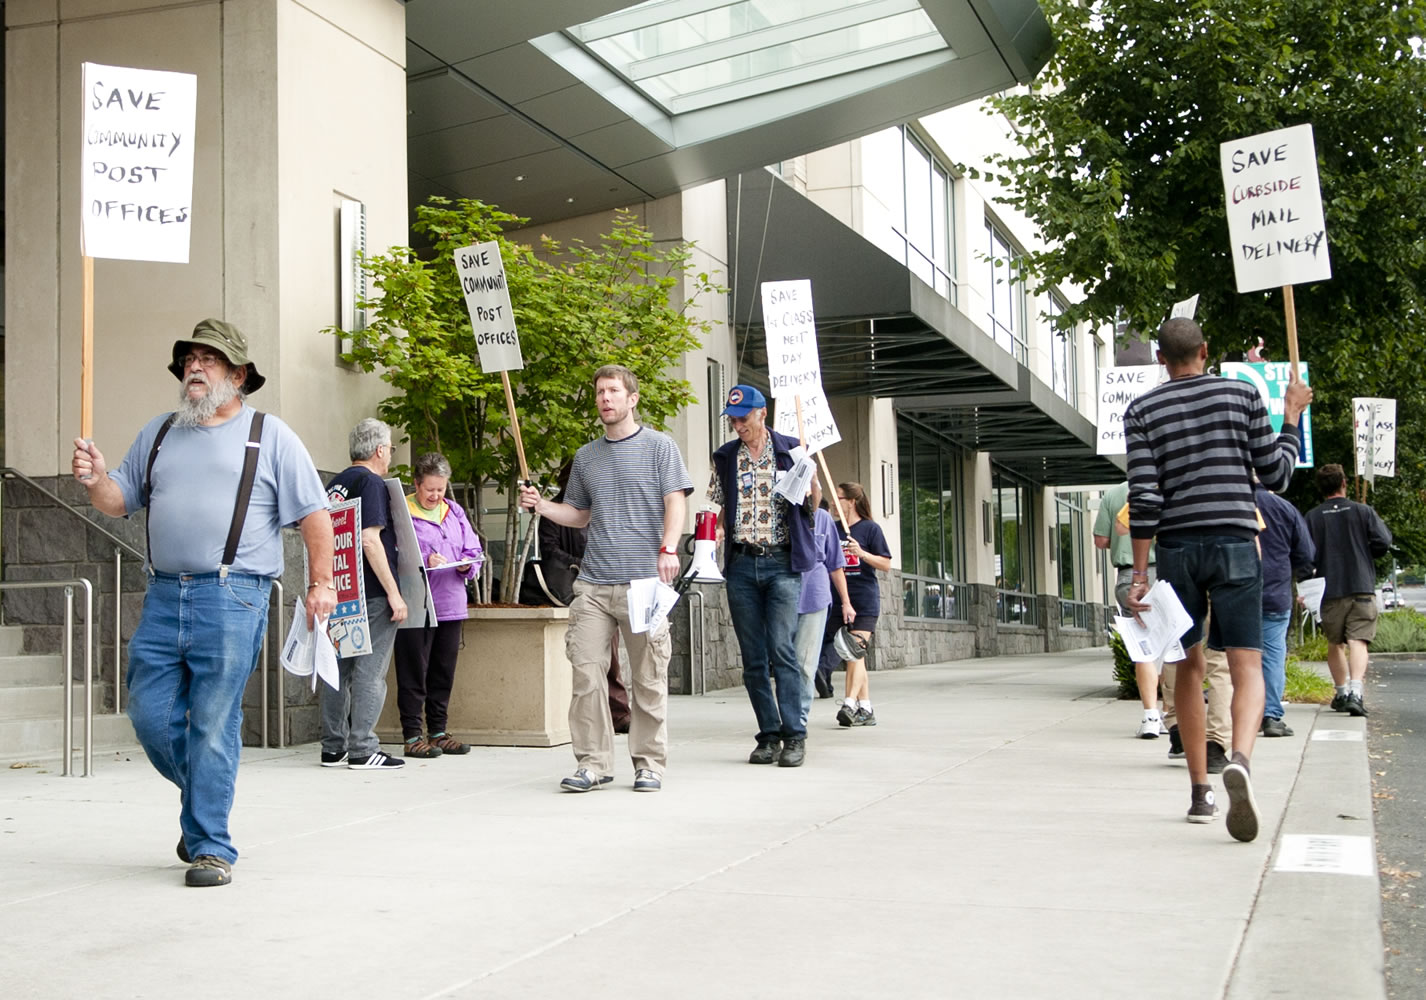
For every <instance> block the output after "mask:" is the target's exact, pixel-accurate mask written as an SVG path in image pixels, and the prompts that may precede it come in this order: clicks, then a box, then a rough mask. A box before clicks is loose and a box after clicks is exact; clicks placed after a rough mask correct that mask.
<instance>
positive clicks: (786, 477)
mask: <svg viewBox="0 0 1426 1000" xmlns="http://www.w3.org/2000/svg"><path fill="white" fill-rule="evenodd" d="M791 454H792V457H793V459H794V463H793V466H792V468H790V469H788V470H787V471H786V472H784V473H783V474H782V475H781V477H779V478H778V481H777V484H776V485H775V486H773V488H772V491H773V492H774V493H777V494H779V495H781V496H782V497H784V498H785V499H786V500H787V502H788V503H790V504H792V505H793V506H796V505H798V504H800V503H802V501H803V500H806V499H807V492H808V491H809V490H811V489H812V480H813V479H815V478H816V477H817V463H816V461H814V460H813V459H812V458H810V457H809V456H808V455H807V453H806V451H804V449H802V448H793V449H792V452H791Z"/></svg>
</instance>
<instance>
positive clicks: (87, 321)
mask: <svg viewBox="0 0 1426 1000" xmlns="http://www.w3.org/2000/svg"><path fill="white" fill-rule="evenodd" d="M82 260H83V262H84V264H83V273H84V279H83V287H84V301H83V303H82V305H81V307H80V316H81V319H80V323H81V332H80V341H79V436H80V437H82V438H83V439H84V440H86V441H92V440H93V439H94V258H93V257H91V256H89V255H88V254H85V255H84V257H83V258H82Z"/></svg>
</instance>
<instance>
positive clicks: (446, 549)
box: [408, 499, 485, 622]
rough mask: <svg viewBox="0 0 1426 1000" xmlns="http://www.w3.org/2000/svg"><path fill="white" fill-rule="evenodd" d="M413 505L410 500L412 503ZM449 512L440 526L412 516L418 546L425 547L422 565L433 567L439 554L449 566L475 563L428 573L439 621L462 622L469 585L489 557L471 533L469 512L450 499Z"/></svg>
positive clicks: (447, 502) (472, 532)
mask: <svg viewBox="0 0 1426 1000" xmlns="http://www.w3.org/2000/svg"><path fill="white" fill-rule="evenodd" d="M408 502H409V500H408ZM446 504H447V506H448V508H449V509H448V510H447V511H446V516H445V517H444V518H442V520H441V523H440V524H436V523H435V522H434V521H428V520H426V519H425V518H424V517H418V516H416V515H415V514H412V515H411V521H412V523H413V524H415V526H416V542H417V543H418V544H419V545H420V546H421V563H422V565H425V566H429V565H430V564H431V553H433V552H439V553H440V554H441V555H442V556H443V557H444V558H445V560H446V562H459V561H460V560H462V559H474V560H475V564H474V565H472V566H467V567H465V568H464V569H435V570H428V571H427V573H426V577H427V579H429V580H430V581H431V597H432V598H434V599H435V602H436V620H437V621H443V622H449V621H459V620H460V619H462V618H465V617H466V605H467V603H468V602H467V601H466V596H465V581H466V580H468V579H470V578H471V577H473V576H475V574H476V573H478V572H480V564H481V563H483V562H485V553H484V551H482V549H481V547H480V539H479V538H478V537H477V536H476V534H475V532H474V530H472V529H471V526H470V521H468V520H467V519H466V516H465V511H463V510H461V507H460V504H458V503H456V502H455V501H454V500H450V499H447V500H446Z"/></svg>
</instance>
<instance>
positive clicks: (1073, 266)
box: [972, 0, 1426, 559]
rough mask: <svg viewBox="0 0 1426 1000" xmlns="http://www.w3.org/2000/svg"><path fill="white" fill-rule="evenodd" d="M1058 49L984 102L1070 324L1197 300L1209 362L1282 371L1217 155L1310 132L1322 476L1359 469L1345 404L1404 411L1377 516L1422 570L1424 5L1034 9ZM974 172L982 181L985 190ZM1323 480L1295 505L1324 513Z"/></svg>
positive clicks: (1419, 0) (1307, 325)
mask: <svg viewBox="0 0 1426 1000" xmlns="http://www.w3.org/2000/svg"><path fill="white" fill-rule="evenodd" d="M1041 6H1042V7H1043V8H1044V9H1045V11H1046V13H1047V15H1048V16H1049V17H1050V18H1051V21H1052V24H1053V25H1054V31H1055V34H1056V38H1057V41H1058V49H1057V51H1056V53H1055V56H1054V58H1053V59H1052V60H1051V62H1050V64H1049V66H1048V67H1047V68H1046V70H1045V72H1044V73H1043V74H1042V76H1041V77H1040V79H1039V80H1038V81H1037V82H1036V84H1035V85H1034V87H1032V88H1031V89H1029V90H1028V91H1016V92H1012V93H1007V94H1005V95H1002V96H1000V97H999V98H997V99H995V100H993V101H992V102H991V104H990V107H991V108H992V110H993V112H994V113H1003V114H1004V115H1006V116H1007V117H1009V118H1010V119H1011V120H1012V121H1013V122H1014V123H1015V125H1016V128H1017V131H1018V133H1019V137H1020V142H1021V144H1022V151H1021V152H1018V153H1016V154H1014V155H1009V156H1003V157H998V158H995V159H994V160H992V162H991V164H990V169H991V171H992V172H994V173H995V174H996V175H998V176H999V177H1000V178H1001V179H1002V180H1003V181H1004V182H1005V183H1006V184H1007V185H1008V186H1009V187H1010V189H1011V190H1013V191H1014V192H1015V194H1014V195H1013V196H1011V197H1009V198H1008V199H1007V200H1008V202H1009V203H1010V204H1012V205H1013V206H1015V207H1016V208H1018V209H1019V210H1021V211H1022V212H1024V213H1025V215H1026V216H1027V217H1029V218H1030V219H1031V220H1032V221H1033V222H1034V223H1035V224H1036V225H1037V226H1038V228H1039V230H1040V232H1041V233H1042V235H1043V236H1044V237H1045V239H1046V241H1047V243H1048V245H1049V249H1046V250H1044V251H1041V252H1037V253H1030V254H1027V255H1026V257H1025V258H1024V259H1023V262H1022V263H1023V266H1024V267H1025V270H1026V273H1027V275H1028V276H1029V279H1030V280H1031V282H1032V284H1034V285H1035V286H1036V287H1037V288H1041V289H1042V288H1044V287H1047V286H1053V285H1061V284H1063V285H1066V286H1071V285H1073V286H1078V287H1079V288H1081V289H1082V290H1083V292H1084V299H1083V300H1082V301H1080V302H1077V303H1075V304H1074V305H1072V306H1070V307H1069V308H1068V309H1066V310H1065V312H1064V316H1063V319H1062V321H1061V322H1062V323H1063V324H1065V325H1068V324H1072V323H1077V322H1080V321H1089V322H1091V323H1094V324H1097V325H1098V324H1120V325H1127V326H1128V327H1129V328H1130V329H1132V330H1137V331H1141V332H1146V331H1152V330H1154V329H1155V328H1156V327H1157V326H1158V324H1159V323H1160V322H1162V320H1163V319H1164V317H1165V316H1166V315H1167V313H1168V310H1169V306H1170V305H1171V304H1172V303H1173V302H1174V301H1176V300H1178V299H1183V298H1187V297H1188V296H1190V295H1192V294H1195V293H1197V294H1199V295H1200V300H1199V306H1198V318H1199V320H1200V322H1201V323H1202V325H1203V327H1204V330H1205V332H1206V334H1207V335H1208V337H1209V344H1210V350H1211V351H1212V352H1213V353H1214V355H1215V356H1222V355H1224V354H1228V353H1231V352H1239V351H1243V350H1246V349H1247V348H1249V347H1251V346H1252V345H1254V344H1255V343H1256V342H1257V339H1258V337H1262V338H1263V340H1264V342H1265V344H1266V345H1267V349H1268V354H1269V356H1270V357H1272V358H1274V359H1280V360H1286V358H1287V350H1286V331H1285V323H1284V318H1283V307H1282V295H1281V292H1279V291H1271V292H1259V293H1253V294H1248V295H1239V294H1238V293H1237V291H1236V290H1235V284H1234V278H1233V262H1232V257H1231V254H1230V245H1229V239H1228V228H1227V222H1226V218H1225V212H1224V199H1223V187H1222V180H1221V175H1220V170H1219V165H1218V163H1219V161H1218V147H1219V144H1220V143H1222V142H1224V141H1227V140H1230V139H1237V138H1241V137H1243V136H1247V135H1253V134H1256V133H1259V132H1265V131H1269V130H1272V129H1276V128H1282V127H1286V126H1290V125H1298V124H1302V123H1310V124H1311V125H1312V127H1313V132H1314V137H1315V140H1316V148H1317V159H1318V168H1319V176H1320V179H1321V186H1322V192H1323V201H1324V209H1325V213H1326V222H1327V237H1328V244H1329V247H1330V252H1331V259H1332V271H1333V276H1332V279H1331V280H1330V281H1322V282H1317V283H1315V284H1311V285H1302V286H1298V287H1297V288H1296V289H1295V293H1296V294H1295V297H1296V306H1297V322H1298V329H1299V337H1300V342H1301V354H1302V359H1303V360H1304V361H1307V362H1309V364H1310V365H1311V372H1312V382H1313V387H1314V390H1315V391H1316V400H1315V401H1314V403H1313V406H1312V411H1313V431H1314V444H1315V452H1316V455H1315V457H1316V460H1317V462H1318V463H1319V464H1322V463H1326V462H1340V463H1341V464H1342V465H1343V466H1344V467H1345V468H1346V469H1347V470H1348V472H1349V473H1350V472H1351V471H1352V469H1353V464H1354V462H1353V450H1352V433H1351V397H1353V396H1386V397H1393V398H1396V399H1397V400H1398V412H1399V413H1401V414H1402V415H1403V420H1402V421H1401V424H1400V426H1399V428H1398V439H1397V460H1398V474H1397V477H1396V478H1395V479H1381V480H1378V481H1377V488H1376V490H1375V492H1374V494H1373V496H1372V502H1373V503H1374V504H1375V505H1376V506H1377V507H1378V509H1379V510H1380V511H1381V513H1382V514H1383V516H1384V517H1385V518H1386V519H1387V522H1388V524H1390V525H1391V526H1392V528H1393V530H1394V531H1395V533H1396V536H1397V540H1398V544H1399V546H1400V548H1402V549H1403V550H1404V551H1406V552H1408V553H1411V554H1412V558H1414V559H1420V558H1422V557H1426V502H1423V501H1426V448H1423V446H1426V440H1423V435H1426V428H1423V427H1422V425H1421V424H1420V423H1419V422H1416V421H1411V420H1409V419H1408V418H1409V415H1411V414H1413V413H1415V412H1420V410H1421V407H1422V406H1423V404H1426V350H1423V346H1426V345H1423V340H1422V335H1421V326H1422V320H1423V302H1422V299H1423V287H1426V285H1423V263H1426V240H1423V239H1422V236H1423V230H1422V227H1423V225H1426V156H1423V138H1424V137H1426V101H1423V97H1422V95H1423V94H1426V59H1423V58H1422V56H1421V53H1420V44H1421V43H1420V39H1421V38H1422V36H1423V35H1426V19H1424V18H1423V8H1426V2H1423V0H1401V2H1396V3H1370V4H1349V5H1343V4H1339V3H1333V2H1330V0H1214V2H1207V0H1191V2H1185V3H1180V4H1165V3H1160V2H1158V0H1094V2H1080V0H1041ZM975 172H976V171H972V173H975ZM1308 479H1309V477H1305V476H1298V477H1297V479H1296V482H1295V484H1294V489H1293V492H1292V495H1293V497H1294V499H1297V500H1298V501H1299V502H1300V503H1301V504H1303V505H1304V506H1307V505H1310V504H1311V503H1314V502H1315V501H1316V495H1315V490H1314V489H1313V488H1312V485H1311V483H1310V482H1308Z"/></svg>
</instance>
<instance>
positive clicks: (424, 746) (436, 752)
mask: <svg viewBox="0 0 1426 1000" xmlns="http://www.w3.org/2000/svg"><path fill="white" fill-rule="evenodd" d="M401 753H402V755H403V756H406V757H419V758H422V759H425V758H429V757H439V756H440V755H441V754H442V753H444V751H443V750H442V749H441V748H440V747H438V746H436V745H435V744H434V743H432V742H431V741H430V740H427V739H423V738H422V737H420V736H413V737H411V738H410V739H409V740H407V741H406V744H405V746H404V747H403V749H402V751H401Z"/></svg>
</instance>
